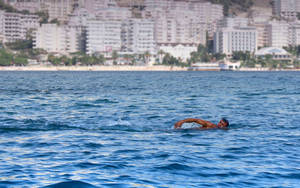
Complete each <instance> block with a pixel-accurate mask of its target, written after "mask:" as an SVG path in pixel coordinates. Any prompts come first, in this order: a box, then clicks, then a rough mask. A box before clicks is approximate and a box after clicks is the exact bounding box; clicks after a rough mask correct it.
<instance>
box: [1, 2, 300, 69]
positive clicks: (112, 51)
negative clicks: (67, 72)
mask: <svg viewBox="0 0 300 188" xmlns="http://www.w3.org/2000/svg"><path fill="white" fill-rule="evenodd" d="M1 3H2V4H1V10H0V40H1V41H2V43H3V46H4V47H5V46H8V47H9V46H14V45H15V44H14V43H17V42H20V41H23V42H24V43H23V44H25V42H26V41H29V40H30V41H31V48H32V49H35V50H36V51H39V54H38V55H39V59H37V58H32V57H37V56H32V57H31V56H30V55H28V54H27V56H29V57H28V59H30V61H32V62H31V63H34V61H37V62H41V61H44V62H45V61H48V59H49V55H51V56H54V57H61V56H66V57H68V58H70V57H74V56H76V54H77V56H79V55H80V54H81V55H82V54H85V55H86V56H96V57H100V56H101V57H102V58H105V59H106V60H107V61H106V62H105V63H106V64H130V62H128V61H129V60H128V59H130V58H129V57H131V59H130V61H132V56H140V57H141V56H143V58H142V59H143V62H142V63H146V64H161V63H162V61H163V58H164V57H165V56H166V54H168V56H169V57H172V58H175V59H176V60H177V61H178V62H180V63H182V64H191V63H201V62H216V61H219V60H222V59H224V58H228V59H234V58H235V59H236V60H241V54H243V53H244V54H250V55H249V56H251V58H255V59H256V60H255V63H254V64H253V65H250V64H251V63H250V59H251V58H250V57H249V58H248V60H249V62H248V65H249V66H257V65H258V64H259V63H257V62H258V59H264V58H265V57H266V56H271V58H272V60H275V61H280V62H281V63H277V64H276V65H275V66H282V63H286V64H287V66H292V67H294V66H297V65H298V64H297V63H296V64H295V63H294V61H297V62H298V59H297V56H298V52H300V50H298V51H297V47H298V46H299V45H300V21H299V19H300V1H299V0H273V1H270V6H267V7H255V6H252V7H251V11H248V12H247V13H244V14H239V15H228V16H224V7H223V5H221V4H213V3H211V2H206V1H204V0H143V1H136V0H131V1H128V2H127V4H126V5H120V3H119V2H116V1H115V0H4V1H2V2H1ZM3 46H2V47H3ZM199 46H201V47H202V48H204V49H205V53H207V54H210V57H209V58H203V53H202V55H201V49H200V51H199ZM13 50H14V49H13ZM13 50H12V51H13ZM16 51H17V48H16ZM36 51H35V52H36ZM193 52H194V55H193ZM197 52H198V56H196V55H195V53H197ZM238 53H240V56H239V58H236V56H237V54H238ZM78 54H79V55H78ZM41 55H44V57H41ZM121 57H122V58H121ZM126 57H127V58H126ZM197 57H198V58H197ZM269 58H270V57H269ZM50 59H51V58H50ZM100 59H101V58H100ZM116 59H118V60H116ZM145 59H146V60H145ZM265 59H266V58H265ZM109 60H111V61H109ZM243 60H244V61H245V59H243ZM99 61H100V60H99ZM135 61H137V62H136V63H139V62H140V61H141V58H136V60H135ZM264 63H266V62H264ZM264 63H262V62H261V63H260V65H259V66H264ZM293 63H294V64H293Z"/></svg>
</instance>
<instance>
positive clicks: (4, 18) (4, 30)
mask: <svg viewBox="0 0 300 188" xmlns="http://www.w3.org/2000/svg"><path fill="white" fill-rule="evenodd" d="M38 26H39V18H38V16H37V15H31V14H20V13H9V12H5V11H0V33H1V34H2V36H3V42H15V41H16V40H24V39H26V37H27V34H30V33H28V32H29V30H31V29H33V30H34V29H36V28H37V27H38Z"/></svg>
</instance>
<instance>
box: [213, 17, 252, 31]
mask: <svg viewBox="0 0 300 188" xmlns="http://www.w3.org/2000/svg"><path fill="white" fill-rule="evenodd" d="M248 26H249V19H248V18H240V17H234V18H233V17H226V18H223V19H222V20H219V21H218V29H220V28H228V27H231V28H233V27H248Z"/></svg>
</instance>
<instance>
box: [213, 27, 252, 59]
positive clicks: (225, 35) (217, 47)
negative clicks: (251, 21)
mask: <svg viewBox="0 0 300 188" xmlns="http://www.w3.org/2000/svg"><path fill="white" fill-rule="evenodd" d="M237 51H242V52H251V53H253V52H255V51H257V31H256V28H255V27H228V28H222V29H220V30H219V31H217V32H216V33H215V36H214V52H215V53H222V54H226V55H232V53H233V52H237Z"/></svg>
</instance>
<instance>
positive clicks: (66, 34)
mask: <svg viewBox="0 0 300 188" xmlns="http://www.w3.org/2000/svg"><path fill="white" fill-rule="evenodd" d="M33 45H34V48H41V49H44V50H46V51H47V52H49V53H59V54H68V53H74V52H78V51H80V46H79V38H78V31H77V29H76V28H74V27H69V26H66V25H64V26H58V25H56V24H43V25H42V26H41V27H39V28H38V30H37V31H36V34H35V38H34V43H33Z"/></svg>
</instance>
